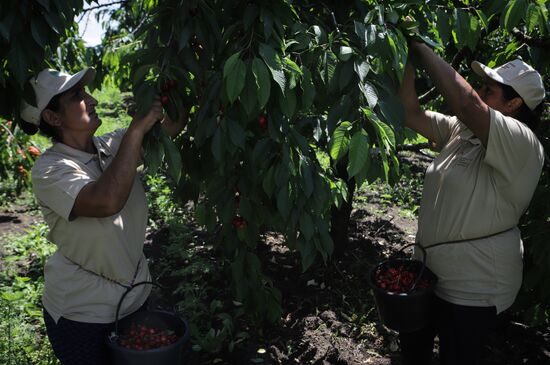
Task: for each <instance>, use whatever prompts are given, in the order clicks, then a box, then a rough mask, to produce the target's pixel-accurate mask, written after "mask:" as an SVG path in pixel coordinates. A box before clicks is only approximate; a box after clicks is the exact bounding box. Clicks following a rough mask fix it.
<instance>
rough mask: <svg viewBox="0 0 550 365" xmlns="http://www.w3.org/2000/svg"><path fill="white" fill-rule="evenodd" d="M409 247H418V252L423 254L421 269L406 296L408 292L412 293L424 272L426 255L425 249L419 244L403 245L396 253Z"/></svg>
mask: <svg viewBox="0 0 550 365" xmlns="http://www.w3.org/2000/svg"><path fill="white" fill-rule="evenodd" d="M411 246H418V247H420V250H421V251H422V254H423V255H422V268H421V269H420V273H419V274H418V276H417V277H416V280H415V281H414V283H413V285H412V286H411V288H410V289H409V290H408V291H407V294H408V293H410V292H412V291H413V290H414V289H415V288H416V285H417V284H418V282H420V279H421V278H422V275H423V274H424V271H425V269H426V255H427V253H426V249H425V248H424V247H423V246H422V245H420V244H418V243H409V244H408V245H405V246H403V247H401V248H400V249H399V251H397V252H403V250H404V249H405V248H407V247H411Z"/></svg>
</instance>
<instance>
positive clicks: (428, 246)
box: [416, 226, 516, 250]
mask: <svg viewBox="0 0 550 365" xmlns="http://www.w3.org/2000/svg"><path fill="white" fill-rule="evenodd" d="M514 228H516V226H513V227H512V228H508V229H505V230H504V231H500V232H497V233H491V234H488V235H485V236H481V237H475V238H466V239H461V240H453V241H445V242H438V243H433V244H431V245H427V246H424V245H422V243H420V242H416V243H417V244H418V245H420V246H421V247H422V248H424V249H425V250H427V249H429V248H433V247H437V246H442V245H451V244H455V243H462V242H467V241H478V240H483V239H486V238H491V237H494V236H498V235H499V234H502V233H506V232H508V231H511V230H512V229H514Z"/></svg>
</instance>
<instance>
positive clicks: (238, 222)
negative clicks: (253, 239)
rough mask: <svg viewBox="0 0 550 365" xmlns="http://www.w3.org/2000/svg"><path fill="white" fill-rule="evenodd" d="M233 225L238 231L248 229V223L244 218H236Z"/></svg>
mask: <svg viewBox="0 0 550 365" xmlns="http://www.w3.org/2000/svg"><path fill="white" fill-rule="evenodd" d="M231 223H232V224H233V227H235V228H237V229H241V228H244V227H246V222H245V220H244V218H243V217H235V218H233V221H232V222H231Z"/></svg>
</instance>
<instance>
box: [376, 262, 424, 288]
mask: <svg viewBox="0 0 550 365" xmlns="http://www.w3.org/2000/svg"><path fill="white" fill-rule="evenodd" d="M417 275H418V272H417V270H415V269H414V268H412V267H408V266H407V265H400V266H397V267H379V268H378V269H377V270H376V273H375V283H376V285H377V286H378V287H379V288H380V289H384V290H386V291H387V292H393V293H407V292H409V291H410V290H411V288H412V286H413V284H414V282H415V281H416V278H417ZM428 286H429V282H428V280H427V279H426V278H424V277H423V278H421V279H420V280H419V281H418V284H417V285H416V288H415V289H426V288H427V287H428Z"/></svg>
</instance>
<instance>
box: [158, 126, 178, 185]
mask: <svg viewBox="0 0 550 365" xmlns="http://www.w3.org/2000/svg"><path fill="white" fill-rule="evenodd" d="M162 130H163V131H164V128H163V129H162ZM162 145H163V147H164V151H165V155H164V157H165V158H166V164H167V165H168V174H169V175H170V177H171V178H172V180H174V183H176V184H177V183H178V182H179V180H180V178H181V170H182V161H181V153H180V150H179V149H178V147H177V146H176V144H175V143H174V141H172V139H171V138H170V137H169V136H168V135H167V134H166V132H164V133H163V135H162Z"/></svg>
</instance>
